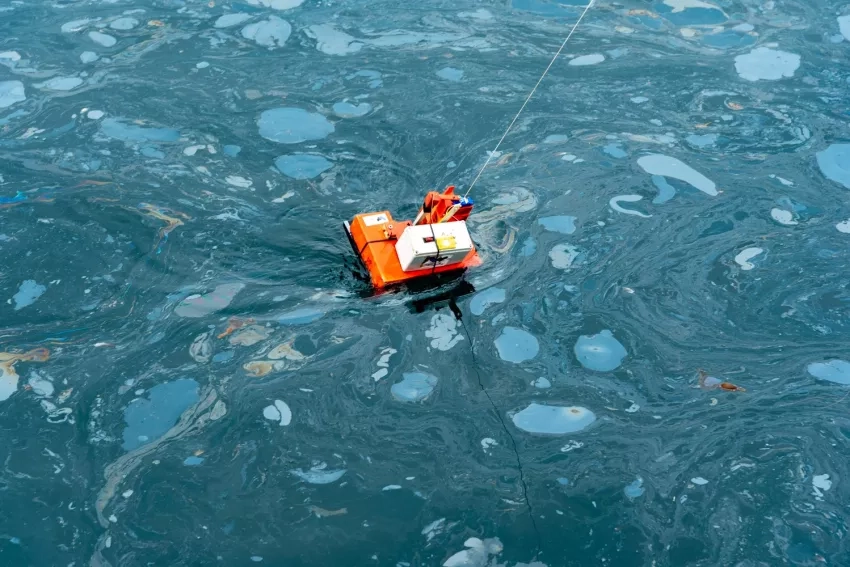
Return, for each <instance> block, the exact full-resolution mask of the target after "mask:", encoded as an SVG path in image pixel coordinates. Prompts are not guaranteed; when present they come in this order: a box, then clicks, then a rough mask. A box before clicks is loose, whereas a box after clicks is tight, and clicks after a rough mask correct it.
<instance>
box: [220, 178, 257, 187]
mask: <svg viewBox="0 0 850 567" xmlns="http://www.w3.org/2000/svg"><path fill="white" fill-rule="evenodd" d="M224 180H225V181H226V182H227V184H228V185H232V186H233V187H239V188H240V189H248V188H250V187H251V185H253V184H254V182H253V181H251V180H250V179H245V178H244V177H241V176H239V175H228V176H227V177H225V178H224Z"/></svg>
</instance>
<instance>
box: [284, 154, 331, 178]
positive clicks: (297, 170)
mask: <svg viewBox="0 0 850 567" xmlns="http://www.w3.org/2000/svg"><path fill="white" fill-rule="evenodd" d="M274 165H275V167H276V168H277V169H278V170H279V171H280V172H281V173H283V174H284V175H286V176H287V177H291V178H292V179H313V178H314V177H317V176H318V175H319V174H321V173H323V172H325V171H327V170H329V169H330V168H331V167H333V164H332V163H331V162H330V161H328V160H327V159H325V158H324V157H322V156H319V155H315V154H291V155H286V156H280V157H279V158H277V159H276V160H274Z"/></svg>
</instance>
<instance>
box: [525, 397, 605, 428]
mask: <svg viewBox="0 0 850 567" xmlns="http://www.w3.org/2000/svg"><path fill="white" fill-rule="evenodd" d="M511 420H512V421H513V422H514V425H515V426H516V427H517V428H518V429H521V430H522V431H525V432H527V433H537V434H541V435H565V434H567V433H576V432H578V431H581V430H583V429H585V428H586V427H587V426H589V425H590V424H591V423H593V422H594V421H596V415H594V413H593V412H592V411H590V410H589V409H587V408H583V407H579V406H550V405H543V404H537V403H532V404H529V405H528V406H527V407H526V408H525V409H523V410H522V411H519V412H517V413H515V414H514V415H513V416H511Z"/></svg>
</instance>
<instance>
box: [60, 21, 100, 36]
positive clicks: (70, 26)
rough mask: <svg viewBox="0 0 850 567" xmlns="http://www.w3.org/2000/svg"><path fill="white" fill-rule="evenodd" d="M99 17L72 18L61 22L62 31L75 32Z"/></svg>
mask: <svg viewBox="0 0 850 567" xmlns="http://www.w3.org/2000/svg"><path fill="white" fill-rule="evenodd" d="M99 19H100V18H95V19H90V18H84V19H81V20H73V21H70V22H67V23H64V24H62V33H76V32H78V31H82V30H84V29H85V28H86V27H87V26H88V25H89V24H90V23H92V22H96V21H97V20H99Z"/></svg>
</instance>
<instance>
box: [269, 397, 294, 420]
mask: <svg viewBox="0 0 850 567" xmlns="http://www.w3.org/2000/svg"><path fill="white" fill-rule="evenodd" d="M263 417H265V418H266V419H268V420H271V421H276V422H278V424H280V426H281V427H285V426H287V425H289V424H290V423H292V410H290V409H289V406H288V405H286V402H284V401H283V400H275V401H274V404H273V405H270V406H266V407H265V408H263Z"/></svg>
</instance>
